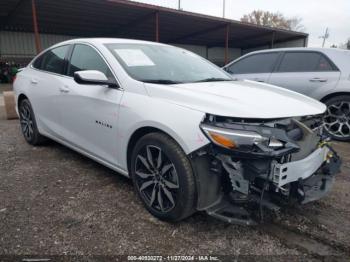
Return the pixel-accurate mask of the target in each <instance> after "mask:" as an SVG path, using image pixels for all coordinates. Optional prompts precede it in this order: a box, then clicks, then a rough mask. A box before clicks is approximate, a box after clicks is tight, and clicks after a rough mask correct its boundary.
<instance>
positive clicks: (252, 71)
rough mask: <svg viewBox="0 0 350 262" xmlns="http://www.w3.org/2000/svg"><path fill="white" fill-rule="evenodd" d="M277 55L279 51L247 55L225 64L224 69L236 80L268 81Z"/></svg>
mask: <svg viewBox="0 0 350 262" xmlns="http://www.w3.org/2000/svg"><path fill="white" fill-rule="evenodd" d="M279 55H280V53H279V52H268V53H258V54H252V55H248V56H246V57H243V58H242V59H240V60H238V61H237V62H234V63H232V64H231V65H229V66H227V67H226V68H225V70H226V71H227V72H228V73H230V74H232V76H233V77H234V78H236V79H237V80H243V79H248V80H253V81H257V82H268V81H269V78H270V75H271V73H272V71H273V69H274V66H275V65H276V62H277V60H278V57H279Z"/></svg>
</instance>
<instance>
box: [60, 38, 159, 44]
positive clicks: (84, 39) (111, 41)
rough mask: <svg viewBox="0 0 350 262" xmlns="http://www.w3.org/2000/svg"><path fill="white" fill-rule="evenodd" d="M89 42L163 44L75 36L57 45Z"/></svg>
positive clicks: (125, 39)
mask: <svg viewBox="0 0 350 262" xmlns="http://www.w3.org/2000/svg"><path fill="white" fill-rule="evenodd" d="M81 42H84V43H90V44H149V45H164V44H162V43H157V42H151V41H143V40H135V39H127V38H76V39H71V40H67V41H64V42H60V43H58V44H57V45H65V44H74V43H81Z"/></svg>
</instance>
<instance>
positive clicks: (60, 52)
mask: <svg viewBox="0 0 350 262" xmlns="http://www.w3.org/2000/svg"><path fill="white" fill-rule="evenodd" d="M68 48H69V46H68V45H65V46H60V47H56V48H53V49H50V50H48V51H47V52H45V53H44V54H43V55H41V56H40V57H38V58H37V59H36V60H35V61H34V63H33V67H34V68H37V69H41V70H45V71H48V72H52V73H56V74H63V71H64V63H65V60H64V59H65V56H66V54H67V51H68Z"/></svg>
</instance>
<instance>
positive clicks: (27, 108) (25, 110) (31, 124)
mask: <svg viewBox="0 0 350 262" xmlns="http://www.w3.org/2000/svg"><path fill="white" fill-rule="evenodd" d="M18 113H19V120H20V123H21V130H22V134H23V136H24V139H25V140H26V141H27V143H28V144H31V145H33V146H37V145H41V144H43V143H44V142H46V141H47V138H46V137H44V136H42V135H41V134H40V133H39V130H38V126H37V124H36V120H35V116H34V112H33V109H32V105H31V104H30V102H29V100H28V99H23V100H21V101H20V103H19V107H18Z"/></svg>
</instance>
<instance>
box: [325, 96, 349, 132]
mask: <svg viewBox="0 0 350 262" xmlns="http://www.w3.org/2000/svg"><path fill="white" fill-rule="evenodd" d="M324 126H325V129H326V130H327V132H328V133H329V134H330V135H332V136H333V137H336V138H349V137H350V102H345V101H343V102H338V103H334V104H331V105H328V108H327V111H326V114H325V117H324Z"/></svg>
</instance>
